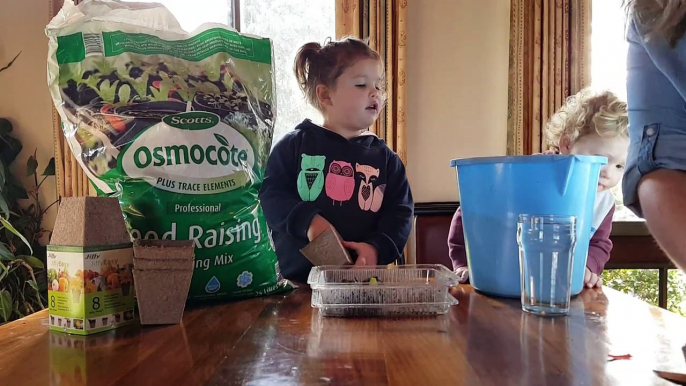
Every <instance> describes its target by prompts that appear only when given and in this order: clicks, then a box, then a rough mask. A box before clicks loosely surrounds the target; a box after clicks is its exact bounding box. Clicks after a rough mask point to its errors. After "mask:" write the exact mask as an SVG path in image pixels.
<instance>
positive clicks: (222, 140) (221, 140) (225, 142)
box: [214, 133, 229, 146]
mask: <svg viewBox="0 0 686 386" xmlns="http://www.w3.org/2000/svg"><path fill="white" fill-rule="evenodd" d="M214 138H217V141H219V143H221V144H222V145H224V146H229V140H227V139H226V137H224V136H223V135H221V134H217V133H215V134H214Z"/></svg>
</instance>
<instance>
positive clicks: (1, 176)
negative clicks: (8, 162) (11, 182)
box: [0, 162, 6, 190]
mask: <svg viewBox="0 0 686 386" xmlns="http://www.w3.org/2000/svg"><path fill="white" fill-rule="evenodd" d="M5 181H6V180H5V165H4V164H3V163H2V162H0V190H2V189H3V188H4V187H5Z"/></svg>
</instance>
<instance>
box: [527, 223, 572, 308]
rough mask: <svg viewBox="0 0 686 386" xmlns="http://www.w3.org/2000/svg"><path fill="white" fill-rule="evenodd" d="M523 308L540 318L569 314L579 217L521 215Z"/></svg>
mask: <svg viewBox="0 0 686 386" xmlns="http://www.w3.org/2000/svg"><path fill="white" fill-rule="evenodd" d="M517 243H518V244H519V270H520V276H521V287H522V288H521V289H522V309H523V310H524V311H526V312H530V313H533V314H536V315H541V316H545V315H566V314H567V313H568V312H569V302H570V296H571V290H572V258H573V256H574V247H575V245H576V217H575V216H558V215H540V216H539V215H529V214H522V215H520V216H519V222H518V224H517Z"/></svg>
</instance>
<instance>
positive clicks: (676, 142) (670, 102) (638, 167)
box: [622, 23, 686, 216]
mask: <svg viewBox="0 0 686 386" xmlns="http://www.w3.org/2000/svg"><path fill="white" fill-rule="evenodd" d="M627 39H628V41H629V51H628V56H627V99H628V100H627V102H628V110H629V135H630V137H631V140H630V145H629V155H628V158H627V164H626V171H625V173H624V180H623V186H622V189H623V192H624V204H625V205H626V206H627V207H628V208H629V209H631V210H632V211H633V212H634V213H636V214H637V215H639V216H643V213H642V211H641V205H640V202H639V200H638V195H637V188H638V183H639V182H640V180H641V178H642V177H643V176H645V175H646V174H648V173H650V172H652V171H654V170H657V169H672V170H683V171H686V38H682V39H681V40H680V41H679V43H678V44H677V45H676V47H674V48H672V47H670V46H669V45H668V44H667V42H666V41H664V40H663V39H660V38H652V39H650V40H649V41H645V39H643V37H642V36H641V35H640V34H639V33H638V32H637V29H636V26H635V25H634V24H633V23H632V25H631V26H630V28H629V29H628V32H627ZM684 197H685V198H686V192H684Z"/></svg>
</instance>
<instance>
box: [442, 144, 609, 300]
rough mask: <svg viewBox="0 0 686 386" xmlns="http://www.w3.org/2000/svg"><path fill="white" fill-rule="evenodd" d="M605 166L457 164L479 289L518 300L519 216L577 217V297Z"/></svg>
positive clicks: (586, 162) (592, 160) (574, 162)
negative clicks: (599, 182) (600, 178)
mask: <svg viewBox="0 0 686 386" xmlns="http://www.w3.org/2000/svg"><path fill="white" fill-rule="evenodd" d="M606 163H607V158H606V157H595V156H579V155H573V156H571V155H535V156H516V157H487V158H466V159H455V160H452V161H451V163H450V165H451V166H452V167H455V168H456V171H457V178H458V188H459V191H460V205H461V207H462V220H463V225H464V237H465V249H466V251H467V261H468V263H469V278H470V282H471V284H472V285H473V286H474V288H475V289H476V290H478V291H481V292H484V293H488V294H492V295H497V296H507V297H519V296H520V295H521V290H520V280H519V250H518V246H517V219H518V216H519V215H520V214H536V215H546V214H556V215H568V216H576V218H577V243H576V248H575V251H574V261H573V263H572V264H573V267H572V295H578V294H579V293H580V292H581V290H582V289H583V285H584V273H585V268H586V257H587V255H588V243H589V240H590V234H591V225H592V222H593V209H594V206H595V197H596V191H597V186H598V178H599V176H600V168H601V166H602V165H605V164H606Z"/></svg>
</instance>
